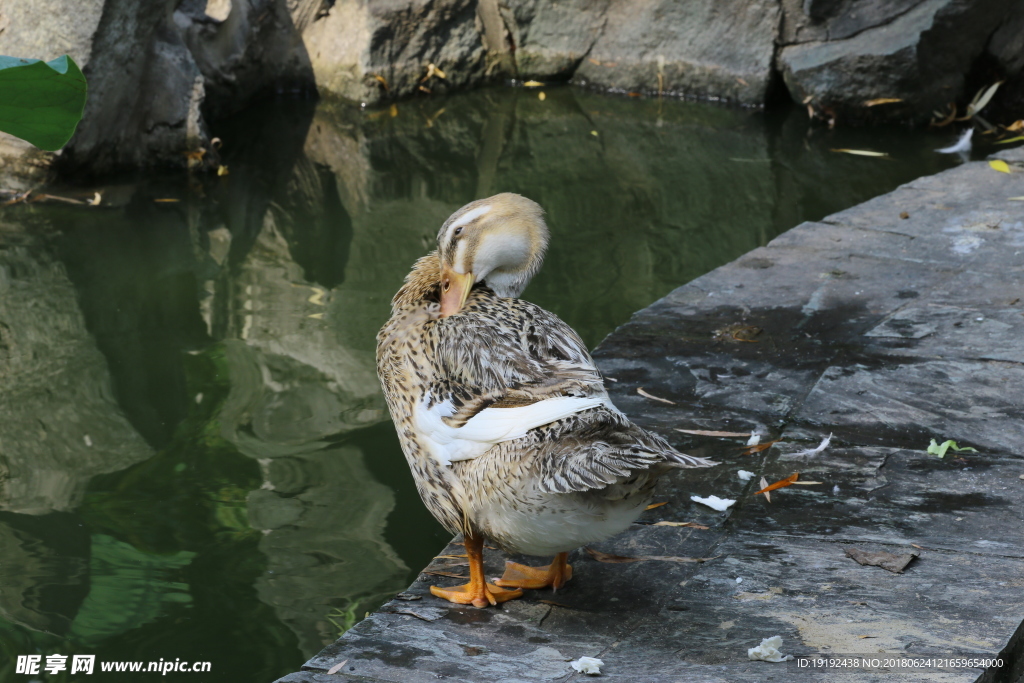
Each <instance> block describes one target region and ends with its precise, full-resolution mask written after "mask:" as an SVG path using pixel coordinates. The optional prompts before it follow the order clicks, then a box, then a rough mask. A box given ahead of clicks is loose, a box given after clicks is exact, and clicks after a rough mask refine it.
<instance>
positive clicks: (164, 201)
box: [153, 197, 181, 204]
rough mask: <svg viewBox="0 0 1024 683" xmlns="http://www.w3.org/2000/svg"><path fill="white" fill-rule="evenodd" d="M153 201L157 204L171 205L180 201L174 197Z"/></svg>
mask: <svg viewBox="0 0 1024 683" xmlns="http://www.w3.org/2000/svg"><path fill="white" fill-rule="evenodd" d="M153 201H154V202H156V203H157V204H173V203H174V202H180V201H181V200H180V199H176V198H174V197H160V198H158V199H154V200H153Z"/></svg>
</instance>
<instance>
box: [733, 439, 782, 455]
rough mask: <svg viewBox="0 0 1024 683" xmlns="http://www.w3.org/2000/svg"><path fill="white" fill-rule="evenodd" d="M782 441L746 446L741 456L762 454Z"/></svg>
mask: <svg viewBox="0 0 1024 683" xmlns="http://www.w3.org/2000/svg"><path fill="white" fill-rule="evenodd" d="M781 441H782V439H773V440H771V441H765V442H764V443H756V444H754V445H752V446H744V447H743V448H741V449H740V450H741V451H743V452H742V453H740V455H753V454H754V453H760V452H761V451H763V450H767V449H769V448H771V447H772V446H774V445H775V444H777V443H779V442H781Z"/></svg>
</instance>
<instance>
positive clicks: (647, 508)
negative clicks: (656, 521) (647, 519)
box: [644, 500, 668, 510]
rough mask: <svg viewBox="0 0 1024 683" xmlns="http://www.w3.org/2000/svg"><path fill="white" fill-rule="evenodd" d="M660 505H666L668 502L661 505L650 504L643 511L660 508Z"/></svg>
mask: <svg viewBox="0 0 1024 683" xmlns="http://www.w3.org/2000/svg"><path fill="white" fill-rule="evenodd" d="M662 505H668V501H667V500H666V501H665V502H663V503H651V504H650V505H648V506H647V507H645V508H644V509H645V510H653V509H654V508H660V507H661V506H662Z"/></svg>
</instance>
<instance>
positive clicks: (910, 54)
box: [778, 0, 1009, 122]
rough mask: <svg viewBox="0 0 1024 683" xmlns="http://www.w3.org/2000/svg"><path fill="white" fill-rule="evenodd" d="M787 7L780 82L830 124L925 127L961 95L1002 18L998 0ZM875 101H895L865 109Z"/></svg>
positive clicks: (1004, 8)
mask: <svg viewBox="0 0 1024 683" xmlns="http://www.w3.org/2000/svg"><path fill="white" fill-rule="evenodd" d="M792 4H793V3H789V7H788V9H789V10H790V11H789V12H787V22H786V29H785V34H786V37H788V38H790V39H797V40H801V39H805V38H806V39H807V40H808V42H799V43H797V44H794V45H789V46H787V47H784V48H783V49H782V50H781V51H780V53H779V57H778V62H779V66H780V69H781V71H782V76H783V78H784V80H785V83H786V86H787V87H788V88H789V92H790V94H791V95H792V97H793V99H794V100H795V101H796V102H800V103H807V104H810V105H811V106H812V107H814V108H815V109H816V110H819V111H824V112H826V113H827V114H828V115H829V116H834V117H835V118H836V119H837V120H838V121H841V122H848V121H851V120H863V119H881V118H887V119H892V118H909V119H912V120H915V121H918V122H921V121H925V120H927V119H928V118H929V117H931V116H932V115H933V111H934V110H936V109H939V108H945V107H946V106H947V105H948V104H949V103H951V102H953V101H954V100H956V99H958V98H959V97H961V96H962V95H963V94H964V88H965V84H966V77H967V73H968V72H969V71H970V69H971V67H972V66H973V64H974V62H975V60H976V59H977V58H978V56H979V55H981V54H982V52H983V51H984V50H985V46H986V43H987V42H988V40H989V38H990V36H992V34H993V32H994V31H995V30H996V28H997V27H998V26H999V25H1000V23H1001V22H1002V21H1003V20H1004V18H1006V17H1007V16H1008V12H1009V4H1008V3H1006V2H1005V0H975V1H970V0H923V1H922V2H916V3H914V2H909V1H904V2H899V3H891V4H890V3H877V2H873V1H872V0H846V1H845V2H842V1H837V2H826V1H824V0H822V1H819V2H811V1H808V2H806V3H805V4H804V7H803V8H801V10H800V11H803V12H804V13H805V14H804V16H802V17H801V16H799V15H798V13H797V8H795V7H792ZM878 98H894V99H900V100H902V101H901V102H897V103H891V104H886V105H881V106H875V107H872V106H869V105H868V104H867V103H868V102H869V101H870V100H874V99H878Z"/></svg>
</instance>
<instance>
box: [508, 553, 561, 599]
mask: <svg viewBox="0 0 1024 683" xmlns="http://www.w3.org/2000/svg"><path fill="white" fill-rule="evenodd" d="M568 555H569V554H568V553H559V554H558V555H556V556H555V559H554V560H553V561H552V562H551V564H549V565H547V566H546V567H528V566H526V565H525V564H519V563H518V562H505V573H504V574H503V575H502V577H501V578H500V579H495V580H494V583H495V584H496V585H498V586H504V587H506V588H547V587H548V586H551V587H552V588H554V589H555V590H558V589H559V588H561V587H562V586H564V585H565V582H566V581H568V580H569V579H571V578H572V566H570V565H569V564H568V563H567V562H566V560H567V559H568Z"/></svg>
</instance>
